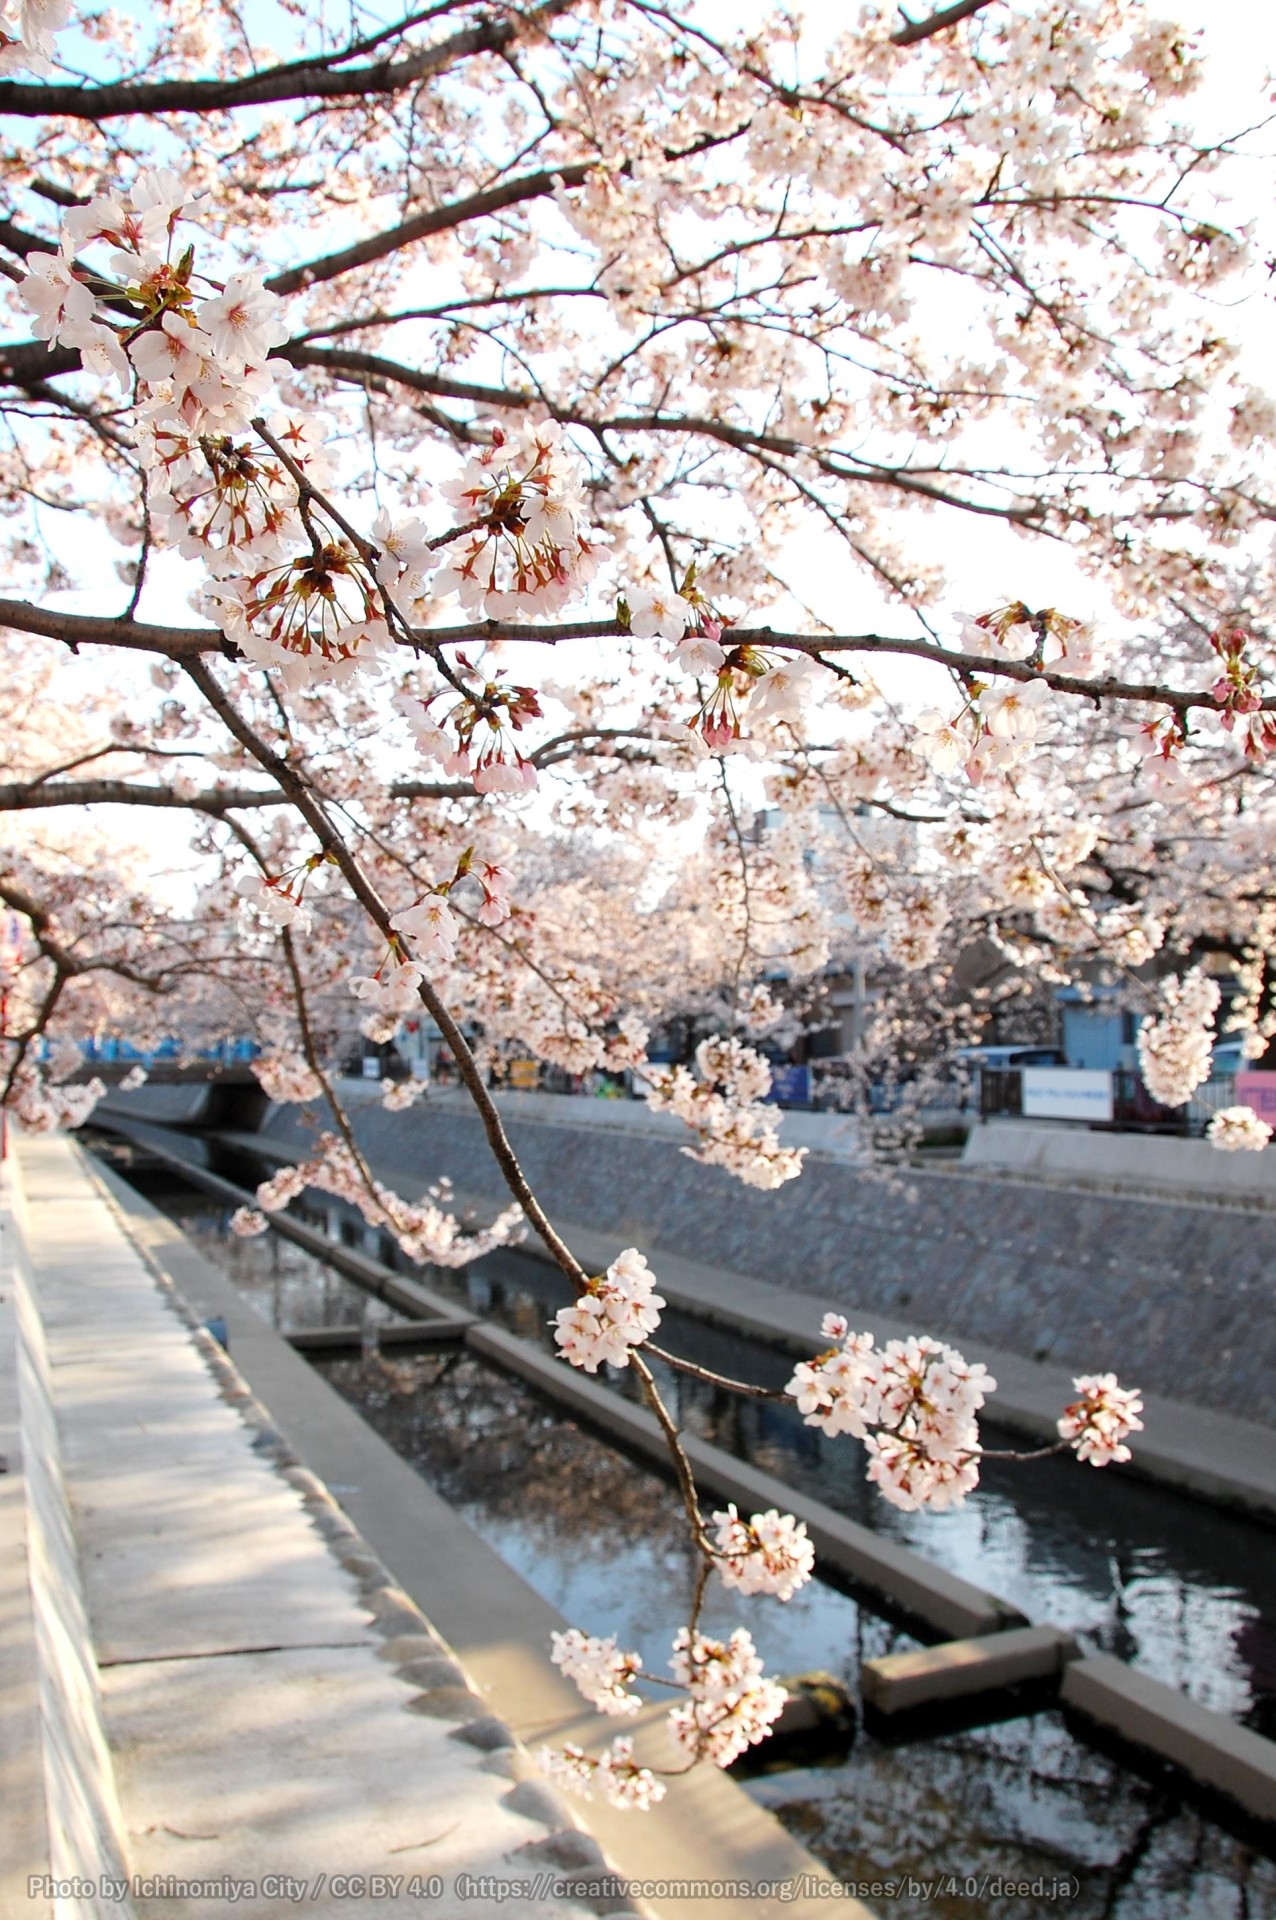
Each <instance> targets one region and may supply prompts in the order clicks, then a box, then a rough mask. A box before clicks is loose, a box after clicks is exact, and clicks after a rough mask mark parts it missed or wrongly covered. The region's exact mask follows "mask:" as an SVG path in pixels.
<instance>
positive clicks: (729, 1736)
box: [669, 1627, 788, 1767]
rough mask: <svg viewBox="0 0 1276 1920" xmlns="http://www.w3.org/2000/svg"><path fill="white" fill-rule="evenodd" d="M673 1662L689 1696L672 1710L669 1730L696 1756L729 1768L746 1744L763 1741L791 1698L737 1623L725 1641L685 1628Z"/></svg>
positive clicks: (678, 1741) (680, 1743)
mask: <svg viewBox="0 0 1276 1920" xmlns="http://www.w3.org/2000/svg"><path fill="white" fill-rule="evenodd" d="M673 1646H674V1652H673V1658H672V1660H671V1661H670V1662H669V1665H670V1667H671V1668H672V1669H673V1676H674V1679H675V1680H676V1681H678V1682H679V1684H680V1685H682V1686H684V1687H685V1688H686V1689H687V1695H688V1697H687V1700H686V1701H685V1702H684V1703H683V1704H681V1705H679V1706H676V1707H673V1708H672V1709H671V1710H670V1713H669V1731H670V1733H671V1734H672V1735H673V1738H674V1740H675V1741H676V1743H677V1744H678V1745H679V1746H680V1747H681V1748H682V1749H683V1751H684V1752H686V1753H687V1754H689V1755H690V1757H691V1758H692V1759H693V1760H709V1761H712V1763H713V1765H714V1766H717V1767H729V1766H730V1765H731V1763H732V1761H733V1760H738V1759H739V1757H740V1755H741V1754H742V1753H743V1752H744V1751H745V1748H746V1747H751V1746H756V1745H757V1743H758V1742H759V1741H760V1740H765V1739H766V1737H767V1735H768V1734H769V1733H770V1731H771V1729H772V1727H773V1726H774V1725H775V1723H776V1721H777V1720H778V1719H779V1717H780V1715H781V1714H782V1713H783V1711H784V1703H785V1701H786V1700H787V1698H788V1695H787V1694H786V1692H785V1690H784V1688H783V1687H782V1686H781V1685H780V1683H779V1681H778V1680H770V1679H767V1678H766V1677H765V1675H764V1674H763V1671H762V1659H761V1656H760V1655H759V1654H758V1652H757V1651H756V1649H755V1648H754V1645H753V1638H752V1636H751V1635H750V1634H749V1633H748V1632H746V1630H745V1629H744V1628H743V1627H737V1628H736V1629H735V1631H734V1632H733V1633H732V1634H731V1636H730V1637H729V1639H727V1640H714V1639H711V1638H710V1637H709V1636H708V1635H707V1634H703V1633H699V1632H696V1631H693V1630H691V1629H690V1628H687V1627H683V1628H682V1629H681V1630H680V1632H679V1633H678V1636H677V1638H676V1639H675V1640H674V1643H673Z"/></svg>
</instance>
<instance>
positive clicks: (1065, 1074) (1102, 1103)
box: [1022, 1067, 1276, 1121]
mask: <svg viewBox="0 0 1276 1920" xmlns="http://www.w3.org/2000/svg"><path fill="white" fill-rule="evenodd" d="M1022 1071H1023V1116H1024V1119H1025V1120H1082V1121H1086V1120H1110V1119H1111V1118H1112V1075H1111V1074H1110V1073H1098V1072H1095V1071H1092V1070H1088V1069H1085V1068H1082V1067H1024V1068H1023V1069H1022ZM1273 1078H1276V1075H1274V1076H1273Z"/></svg>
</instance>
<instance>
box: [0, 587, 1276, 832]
mask: <svg viewBox="0 0 1276 1920" xmlns="http://www.w3.org/2000/svg"><path fill="white" fill-rule="evenodd" d="M0 626H7V627H12V628H14V629H15V630H16V631H18V632H20V633H39V634H45V635H47V636H48V637H49V638H50V639H53V640H63V641H65V642H66V643H67V644H68V645H69V646H79V645H81V644H82V643H89V644H97V645H101V646H117V647H128V648H132V649H140V650H142V651H144V652H149V653H160V654H164V655H165V656H166V657H167V658H168V659H171V660H177V661H180V662H182V663H183V664H184V665H193V664H194V663H195V662H196V661H197V660H198V658H199V656H200V655H201V654H204V653H227V652H230V651H231V649H230V645H229V642H228V641H226V640H225V639H224V637H223V636H222V635H221V634H220V633H218V632H217V631H216V630H215V629H214V628H211V627H156V626H146V625H143V624H141V623H139V622H136V621H129V620H120V619H115V620H112V619H103V618H100V617H99V616H97V615H94V614H83V613H54V612H51V611H49V610H48V609H46V608H43V607H32V606H28V605H27V604H26V603H25V602H24V601H18V600H0ZM624 635H625V629H624V628H623V627H622V626H621V625H620V622H619V621H618V620H579V621H560V622H553V621H549V622H546V623H545V625H543V626H530V625H514V624H512V623H510V622H507V621H500V620H487V621H479V622H477V623H476V624H471V625H469V626H464V627H430V628H423V629H422V631H421V634H420V636H419V637H420V639H421V640H422V641H425V642H428V643H429V644H430V645H431V646H439V647H442V646H452V645H467V646H472V645H474V644H475V643H479V644H481V643H482V642H483V641H484V640H520V641H524V642H532V643H535V644H539V645H541V646H547V645H553V644H554V643H556V642H558V641H561V640H580V639H590V638H593V639H600V638H606V637H609V636H615V637H617V638H621V637H624ZM728 638H729V640H730V642H731V644H733V645H736V646H744V645H748V646H752V647H764V648H766V647H771V648H776V647H778V648H782V649H784V650H785V651H786V652H792V653H806V654H810V655H811V657H812V658H813V659H815V660H820V659H822V657H823V656H824V655H825V654H830V653H886V654H905V655H908V656H909V657H911V658H913V659H917V660H931V661H934V663H935V664H936V665H937V666H941V667H947V668H948V669H949V671H950V672H953V673H956V674H958V675H959V676H960V677H961V678H962V679H963V680H969V679H971V678H972V677H977V678H979V679H987V678H1000V679H1002V680H1019V681H1027V680H1044V681H1045V683H1046V685H1047V686H1048V687H1051V688H1052V689H1053V690H1054V691H1055V692H1056V693H1067V694H1072V695H1076V696H1078V697H1080V698H1081V699H1085V700H1092V701H1093V702H1094V703H1095V705H1096V706H1100V705H1102V704H1103V702H1104V701H1107V700H1121V701H1136V702H1138V703H1140V704H1146V705H1149V706H1160V707H1170V708H1172V709H1173V710H1174V712H1176V713H1189V712H1191V711H1192V710H1193V709H1194V708H1196V709H1204V710H1205V711H1207V712H1210V713H1220V712H1222V711H1224V708H1223V707H1222V705H1221V703H1220V702H1219V701H1218V700H1216V699H1215V697H1214V695H1213V693H1212V692H1210V691H1209V690H1208V689H1206V688H1201V689H1199V690H1198V689H1193V688H1184V687H1171V686H1167V685H1166V684H1164V683H1163V682H1160V681H1141V680H1118V679H1117V678H1116V676H1115V675H1114V674H1107V675H1105V676H1104V678H1103V679H1102V680H1085V679H1082V678H1081V677H1080V676H1079V675H1077V674H1074V673H1060V672H1058V671H1057V669H1055V668H1054V667H1036V666H1033V665H1032V664H1031V663H1030V662H1029V661H1026V660H1000V659H995V658H994V657H993V656H992V655H991V654H973V653H958V652H955V651H954V650H953V649H952V648H951V647H941V646H940V645H939V644H938V643H937V642H936V641H933V640H911V639H907V638H904V637H899V638H897V637H895V636H894V635H891V634H881V633H855V634H830V635H829V636H828V637H827V638H825V637H822V636H817V635H814V634H809V633H782V632H779V631H777V629H776V628H774V627H733V628H731V629H730V630H729V634H728ZM404 644H407V643H406V642H405V643H404ZM1259 710H1260V711H1262V712H1264V713H1271V712H1276V694H1270V693H1269V694H1267V695H1265V696H1264V698H1263V699H1262V700H1261V701H1260V702H1259ZM403 797H407V796H406V795H405V796H403Z"/></svg>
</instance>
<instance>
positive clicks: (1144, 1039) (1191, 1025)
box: [1138, 967, 1221, 1107]
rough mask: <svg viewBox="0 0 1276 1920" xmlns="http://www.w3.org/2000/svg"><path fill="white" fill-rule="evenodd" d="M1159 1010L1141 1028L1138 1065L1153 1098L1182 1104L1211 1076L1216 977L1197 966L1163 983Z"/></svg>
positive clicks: (1172, 1104) (1168, 1104)
mask: <svg viewBox="0 0 1276 1920" xmlns="http://www.w3.org/2000/svg"><path fill="white" fill-rule="evenodd" d="M1159 997H1160V1003H1161V1011H1160V1013H1159V1014H1158V1015H1157V1016H1156V1017H1155V1018H1153V1017H1151V1016H1149V1018H1147V1019H1146V1020H1144V1021H1143V1022H1142V1024H1141V1025H1140V1027H1139V1042H1138V1045H1139V1069H1140V1071H1141V1073H1142V1075H1143V1082H1144V1085H1145V1086H1146V1087H1147V1090H1148V1092H1149V1093H1150V1094H1151V1095H1152V1098H1153V1099H1154V1100H1159V1101H1160V1102H1161V1104H1162V1105H1163V1106H1166V1107H1181V1106H1182V1105H1183V1104H1184V1102H1185V1101H1187V1100H1190V1099H1191V1097H1192V1095H1193V1093H1195V1091H1196V1089H1197V1087H1199V1086H1200V1085H1202V1083H1203V1082H1204V1081H1206V1080H1208V1079H1209V1077H1210V1060H1211V1054H1212V1050H1213V1045H1214V1015H1215V1013H1216V1012H1217V1011H1218V1005H1219V1000H1220V998H1221V995H1220V992H1219V987H1218V982H1217V981H1215V980H1211V979H1210V977H1209V975H1208V974H1207V973H1204V972H1202V970H1201V968H1200V967H1193V968H1192V969H1191V971H1190V972H1188V973H1185V974H1184V975H1183V976H1182V977H1181V978H1179V977H1178V976H1177V975H1174V974H1171V975H1170V976H1169V977H1168V978H1167V979H1165V980H1163V981H1162V982H1161V986H1160V994H1159Z"/></svg>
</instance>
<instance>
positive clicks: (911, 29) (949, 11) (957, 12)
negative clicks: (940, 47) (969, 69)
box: [891, 0, 990, 47]
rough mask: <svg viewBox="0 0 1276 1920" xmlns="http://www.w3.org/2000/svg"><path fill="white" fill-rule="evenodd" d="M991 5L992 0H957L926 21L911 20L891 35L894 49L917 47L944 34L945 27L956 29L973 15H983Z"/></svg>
mask: <svg viewBox="0 0 1276 1920" xmlns="http://www.w3.org/2000/svg"><path fill="white" fill-rule="evenodd" d="M989 4H990V0H956V4H955V5H954V6H951V7H941V8H940V10H939V12H938V13H932V14H931V15H930V17H929V18H928V19H926V20H910V21H909V22H908V24H907V25H906V26H903V27H901V28H900V29H899V32H898V33H893V34H892V35H891V45H892V46H893V47H915V46H916V45H917V42H918V41H919V40H929V39H930V37H931V35H932V34H936V33H942V32H943V31H944V28H945V27H955V26H956V25H957V24H958V22H959V21H962V20H969V18H970V16H971V14H972V13H981V12H982V11H983V9H984V8H985V7H986V6H988V5H989Z"/></svg>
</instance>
